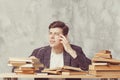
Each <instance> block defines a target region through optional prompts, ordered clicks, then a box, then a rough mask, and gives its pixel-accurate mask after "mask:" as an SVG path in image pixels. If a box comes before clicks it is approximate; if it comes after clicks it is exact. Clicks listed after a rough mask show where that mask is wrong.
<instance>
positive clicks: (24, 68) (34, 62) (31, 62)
mask: <svg viewBox="0 0 120 80" xmlns="http://www.w3.org/2000/svg"><path fill="white" fill-rule="evenodd" d="M8 66H13V67H15V69H14V72H15V73H17V74H34V73H35V71H36V70H39V67H42V66H43V65H42V64H40V62H39V60H38V59H37V58H32V59H30V58H9V60H8Z"/></svg>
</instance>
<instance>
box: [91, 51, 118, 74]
mask: <svg viewBox="0 0 120 80" xmlns="http://www.w3.org/2000/svg"><path fill="white" fill-rule="evenodd" d="M89 74H93V75H101V76H102V75H120V60H117V59H113V58H112V55H111V51H109V50H102V51H100V52H98V53H96V54H95V56H94V57H93V59H92V64H91V65H89Z"/></svg>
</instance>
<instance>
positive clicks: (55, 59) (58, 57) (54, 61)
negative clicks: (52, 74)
mask: <svg viewBox="0 0 120 80" xmlns="http://www.w3.org/2000/svg"><path fill="white" fill-rule="evenodd" d="M63 66H64V59H63V53H59V54H56V53H53V52H52V53H51V56H50V68H56V67H63Z"/></svg>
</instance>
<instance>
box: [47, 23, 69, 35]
mask: <svg viewBox="0 0 120 80" xmlns="http://www.w3.org/2000/svg"><path fill="white" fill-rule="evenodd" d="M51 28H61V29H62V30H63V35H67V34H68V31H69V28H68V26H67V25H66V24H65V23H64V22H62V21H54V22H52V23H51V24H50V25H49V29H51Z"/></svg>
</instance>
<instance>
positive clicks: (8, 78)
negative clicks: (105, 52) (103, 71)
mask: <svg viewBox="0 0 120 80" xmlns="http://www.w3.org/2000/svg"><path fill="white" fill-rule="evenodd" d="M0 78H3V79H4V80H12V78H120V74H117V75H115V74H114V75H104V76H95V75H89V74H87V75H39V74H15V73H2V74H0Z"/></svg>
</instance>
